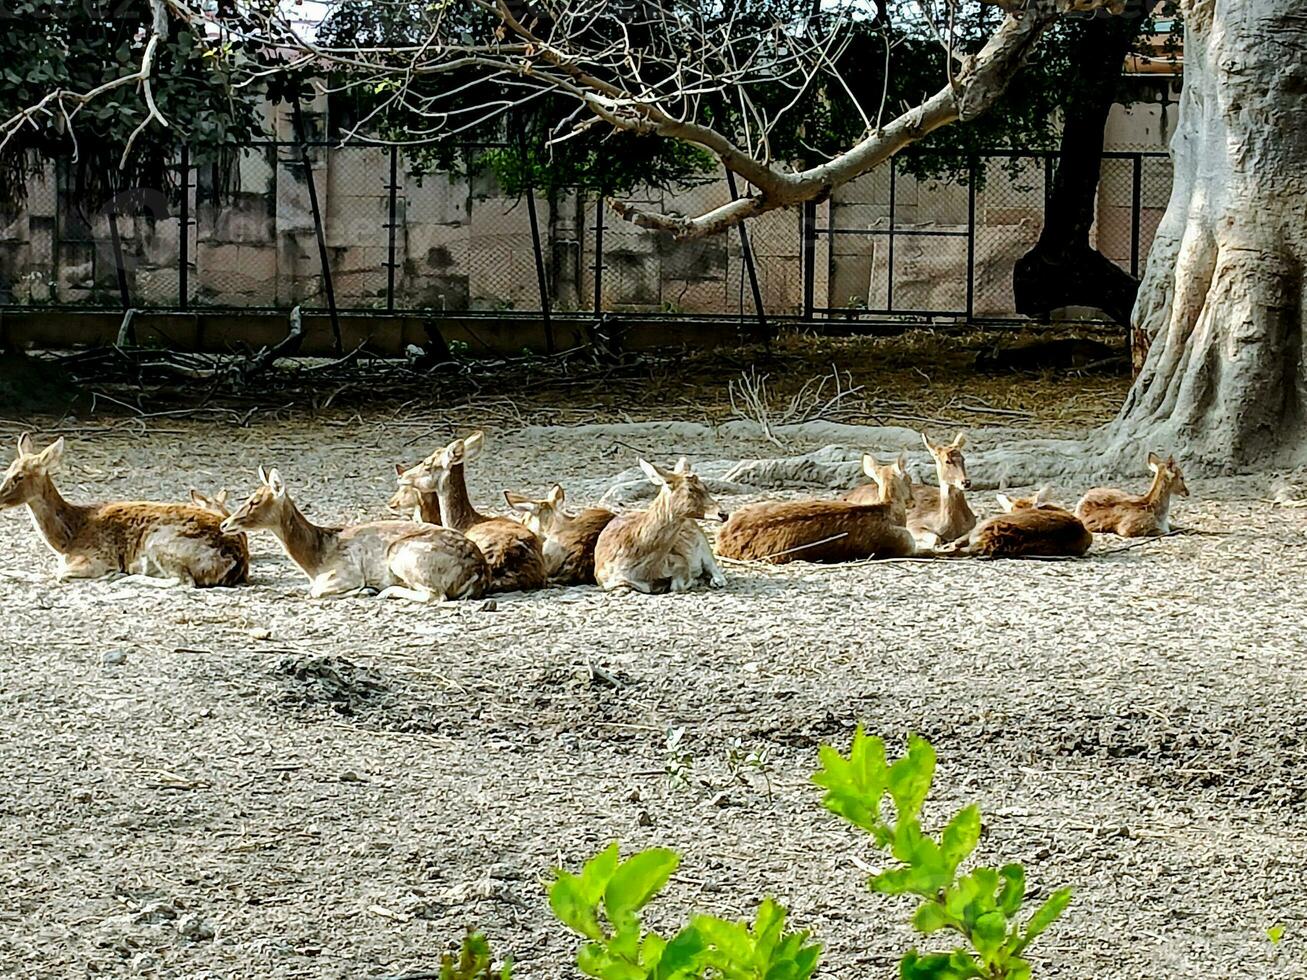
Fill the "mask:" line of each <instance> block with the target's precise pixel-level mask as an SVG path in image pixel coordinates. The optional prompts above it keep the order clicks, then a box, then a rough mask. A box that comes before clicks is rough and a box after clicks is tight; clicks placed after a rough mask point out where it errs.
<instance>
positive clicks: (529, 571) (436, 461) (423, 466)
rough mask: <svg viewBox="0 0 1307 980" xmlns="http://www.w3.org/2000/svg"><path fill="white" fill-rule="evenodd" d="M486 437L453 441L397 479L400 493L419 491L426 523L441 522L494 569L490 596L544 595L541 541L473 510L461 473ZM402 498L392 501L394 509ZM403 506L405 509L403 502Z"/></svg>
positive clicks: (516, 524) (503, 519) (517, 525)
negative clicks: (463, 537) (532, 592)
mask: <svg viewBox="0 0 1307 980" xmlns="http://www.w3.org/2000/svg"><path fill="white" fill-rule="evenodd" d="M484 439H485V437H484V435H483V434H482V433H480V432H474V433H472V435H470V436H468V437H467V438H466V439H455V440H454V441H453V442H451V443H450V444H449V445H448V446H446V447H445V448H444V449H439V450H437V451H436V452H434V453H432V454H431V455H430V456H428V457H427V458H426V459H424V460H423V461H422V462H421V463H418V464H417V465H416V466H413V467H410V468H409V469H407V470H405V471H404V472H403V473H401V474H400V475H399V477H398V481H399V487H400V491H402V490H403V489H404V488H406V487H410V488H412V489H413V490H414V491H416V493H415V495H414V496H413V497H411V498H408V499H412V500H415V501H416V505H417V511H418V513H419V514H420V515H421V518H422V520H424V521H428V522H430V523H435V522H437V521H439V522H441V523H443V524H444V525H445V526H446V527H450V528H453V529H454V530H456V531H461V532H463V533H464V534H466V535H467V536H468V537H469V538H470V539H471V540H472V541H474V542H475V543H476V545H477V547H478V548H480V549H481V552H482V554H484V555H485V558H486V562H487V563H488V564H489V566H490V591H492V592H515V591H517V590H519V589H540V588H543V587H544V586H545V585H547V584H548V582H549V576H548V574H547V573H546V571H545V558H544V554H543V552H542V550H541V546H540V541H539V539H538V538H537V537H536V536H535V535H534V534H532V533H531V531H530V530H529V529H527V528H526V527H524V526H523V525H522V524H520V523H519V522H517V521H515V520H513V519H512V518H510V517H490V516H487V515H485V514H481V513H479V512H478V511H477V509H476V508H475V507H473V506H472V501H471V499H470V498H469V497H468V493H467V482H466V481H465V479H464V474H463V467H464V466H465V465H466V464H467V463H469V462H471V461H472V460H474V459H476V457H477V456H479V455H480V454H481V447H482V445H483V443H484ZM399 497H400V493H398V492H397V493H396V495H395V497H392V498H391V502H392V505H393V504H394V503H395V501H396V499H397V498H399ZM401 506H403V503H402V502H401Z"/></svg>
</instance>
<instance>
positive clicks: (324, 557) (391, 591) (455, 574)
mask: <svg viewBox="0 0 1307 980" xmlns="http://www.w3.org/2000/svg"><path fill="white" fill-rule="evenodd" d="M258 473H259V486H258V487H257V488H255V490H254V492H253V493H251V494H250V496H249V498H248V499H247V500H246V501H245V502H244V503H243V504H241V506H240V507H238V508H237V509H236V510H235V511H234V512H233V513H232V514H231V515H230V516H229V517H227V518H226V519H225V520H223V522H222V530H223V531H224V532H225V533H227V534H236V533H240V532H253V531H271V532H272V533H273V535H275V536H276V538H277V540H278V541H279V542H281V546H282V549H283V550H284V551H285V552H286V556H287V557H288V558H290V560H291V561H292V562H294V564H295V565H296V567H298V568H299V570H300V571H301V572H303V573H304V575H305V577H307V578H308V580H309V597H310V598H313V599H324V598H329V597H336V596H343V595H352V594H357V593H359V592H361V591H364V590H373V591H376V592H377V593H378V598H382V599H409V600H412V601H414V602H434V601H437V600H440V601H444V600H449V599H475V598H477V597H479V596H481V595H482V594H483V593H484V592H485V590H486V586H487V584H488V583H489V581H490V569H489V567H488V566H487V565H486V560H485V558H484V557H483V556H482V555H481V552H480V550H479V549H478V548H477V546H476V545H475V544H473V543H472V542H471V541H469V540H468V539H467V538H466V537H464V536H463V535H462V534H460V533H459V532H457V531H454V530H451V529H450V528H446V527H438V526H436V525H432V524H421V523H419V522H417V521H371V522H369V523H365V524H353V525H350V526H348V527H324V526H321V525H318V524H314V523H312V522H311V521H310V520H309V519H308V518H307V517H305V516H304V515H303V514H302V513H301V512H300V509H299V508H298V507H296V506H295V501H294V500H293V499H291V496H290V493H289V492H288V491H287V489H286V484H285V482H284V481H283V480H282V478H281V474H280V473H278V472H277V470H276V469H272V470H265V469H264V468H263V467H262V466H260V467H259V471H258Z"/></svg>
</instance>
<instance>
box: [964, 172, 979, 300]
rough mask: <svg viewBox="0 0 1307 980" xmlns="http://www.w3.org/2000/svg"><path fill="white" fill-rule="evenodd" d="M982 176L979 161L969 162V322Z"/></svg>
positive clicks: (974, 284)
mask: <svg viewBox="0 0 1307 980" xmlns="http://www.w3.org/2000/svg"><path fill="white" fill-rule="evenodd" d="M979 175H980V165H979V160H978V158H976V157H974V156H973V157H970V158H968V160H967V320H968V321H970V320H971V319H972V318H973V317H974V316H975V312H976V179H977V177H978V176H979Z"/></svg>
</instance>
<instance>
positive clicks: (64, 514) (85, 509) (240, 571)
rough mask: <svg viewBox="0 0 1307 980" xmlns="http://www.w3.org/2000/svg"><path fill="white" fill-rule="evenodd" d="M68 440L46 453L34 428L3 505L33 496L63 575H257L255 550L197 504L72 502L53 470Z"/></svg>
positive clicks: (33, 508) (230, 579)
mask: <svg viewBox="0 0 1307 980" xmlns="http://www.w3.org/2000/svg"><path fill="white" fill-rule="evenodd" d="M63 453H64V441H63V439H59V440H56V441H55V442H53V443H51V444H50V445H49V446H46V447H45V448H44V449H43V450H41V451H40V452H39V453H38V452H36V451H35V449H34V448H33V446H32V439H31V436H28V435H23V436H21V437H19V440H18V458H17V459H15V460H14V461H13V463H11V464H10V465H9V469H8V470H7V471H6V472H5V475H4V481H3V482H2V483H0V508H9V507H20V506H22V505H23V504H26V505H27V507H28V510H29V511H30V512H31V514H32V523H33V524H35V525H36V531H37V533H38V534H40V536H41V538H42V540H44V541H45V543H46V544H47V545H48V546H49V547H50V550H51V551H53V552H54V553H55V554H56V555H58V557H59V565H58V568H57V570H56V571H55V576H56V577H57V578H58V579H59V580H60V581H65V580H67V579H73V578H99V577H101V576H104V575H113V574H118V573H124V574H127V575H130V576H132V577H134V578H137V580H138V581H140V582H142V583H144V584H149V585H178V584H183V585H194V586H201V587H206V586H218V585H221V586H231V585H239V584H240V583H242V582H244V581H245V580H246V579H247V577H248V576H249V557H248V555H247V554H246V552H245V550H244V549H243V548H242V547H240V546H239V543H238V542H237V541H235V540H234V539H231V538H228V537H226V536H224V535H223V534H222V532H221V531H220V530H219V528H218V525H219V523H220V518H218V517H216V516H215V515H213V514H211V513H209V512H208V511H207V510H201V509H200V508H199V507H195V506H192V505H190V504H163V503H148V502H137V501H115V502H113V503H104V504H72V503H69V502H68V501H66V500H64V498H63V497H62V496H60V495H59V491H58V490H56V489H55V486H54V482H53V481H52V480H51V479H50V474H51V473H52V472H53V471H55V470H56V469H58V467H59V463H60V460H61V459H62V458H63Z"/></svg>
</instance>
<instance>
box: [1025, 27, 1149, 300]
mask: <svg viewBox="0 0 1307 980" xmlns="http://www.w3.org/2000/svg"><path fill="white" fill-rule="evenodd" d="M1142 19H1143V8H1142V5H1140V6H1139V7H1138V9H1132V10H1131V11H1130V12H1129V13H1126V14H1123V15H1121V16H1116V17H1113V16H1109V15H1107V14H1105V13H1103V14H1100V15H1099V16H1095V17H1094V18H1093V19H1092V20H1090V21H1088V22H1086V23H1084V24H1081V25H1079V27H1078V33H1077V35H1076V37H1075V42H1074V45H1073V47H1072V49H1071V52H1070V55H1071V57H1070V66H1071V70H1072V71H1073V72H1074V73H1075V75H1076V77H1075V78H1074V79H1068V84H1071V85H1074V86H1075V90H1074V92H1073V94H1072V97H1071V99H1070V100H1069V102H1068V105H1067V107H1066V112H1065V118H1064V120H1063V125H1062V139H1061V145H1060V148H1059V151H1058V160H1057V175H1056V177H1055V178H1054V180H1053V186H1052V188H1051V190H1050V193H1049V196H1048V207H1047V208H1045V215H1044V229H1043V231H1042V232H1040V235H1039V241H1038V242H1037V243H1036V244H1035V247H1034V248H1032V249H1031V250H1030V251H1029V252H1027V253H1026V254H1025V255H1023V256H1022V257H1021V258H1020V259H1019V260H1018V261H1017V264H1016V268H1015V269H1014V270H1013V272H1012V291H1013V294H1014V295H1015V297H1016V308H1017V312H1018V313H1022V314H1024V315H1026V316H1029V317H1036V318H1041V319H1042V318H1044V317H1047V316H1048V315H1049V314H1050V313H1052V312H1053V311H1054V310H1058V309H1062V308H1064V307H1067V306H1092V307H1096V308H1098V309H1100V310H1102V311H1103V312H1104V313H1106V314H1107V315H1108V316H1110V317H1111V318H1112V319H1113V320H1115V321H1116V322H1117V323H1119V324H1121V325H1122V326H1126V325H1128V324H1129V322H1130V310H1131V309H1132V308H1133V307H1134V304H1135V294H1136V292H1137V291H1138V289H1139V283H1138V282H1137V281H1136V280H1135V278H1134V277H1133V276H1131V275H1130V274H1129V273H1127V272H1125V271H1124V270H1122V269H1121V268H1120V267H1119V266H1117V265H1116V264H1115V263H1113V262H1112V261H1111V260H1109V259H1108V258H1107V257H1106V256H1104V255H1103V254H1102V253H1101V252H1099V251H1098V250H1097V249H1096V248H1094V247H1093V246H1091V245H1090V244H1089V229H1090V228H1091V227H1092V226H1093V224H1094V211H1095V203H1096V201H1097V199H1098V179H1099V175H1100V171H1101V169H1102V159H1103V130H1104V128H1105V127H1106V125H1107V115H1108V113H1109V112H1110V111H1111V109H1112V104H1113V103H1114V102H1115V101H1116V96H1117V89H1118V87H1119V82H1120V79H1121V67H1122V65H1123V64H1124V63H1125V57H1126V54H1127V53H1129V51H1130V44H1131V42H1132V41H1133V40H1134V37H1135V34H1136V33H1137V32H1138V30H1139V24H1140V21H1141V20H1142Z"/></svg>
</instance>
